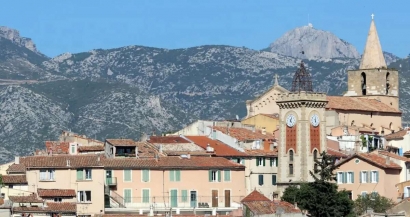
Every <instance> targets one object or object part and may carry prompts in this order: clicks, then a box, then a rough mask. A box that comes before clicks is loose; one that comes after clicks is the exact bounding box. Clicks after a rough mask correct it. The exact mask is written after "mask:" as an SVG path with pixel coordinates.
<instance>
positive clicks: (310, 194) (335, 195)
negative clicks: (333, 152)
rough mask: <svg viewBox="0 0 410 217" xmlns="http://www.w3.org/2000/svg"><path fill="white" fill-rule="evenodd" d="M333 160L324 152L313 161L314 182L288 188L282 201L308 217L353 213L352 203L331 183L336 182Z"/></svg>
mask: <svg viewBox="0 0 410 217" xmlns="http://www.w3.org/2000/svg"><path fill="white" fill-rule="evenodd" d="M335 162H336V161H335V159H334V158H333V157H332V156H330V155H327V154H326V152H322V153H321V154H320V158H319V159H317V160H316V161H315V163H316V164H317V169H316V171H314V172H312V171H310V172H309V173H310V175H311V176H312V177H313V178H314V180H315V181H314V182H309V183H303V184H301V185H300V188H297V187H294V186H291V187H288V188H287V189H286V190H285V192H284V194H283V197H282V200H284V201H287V202H290V203H292V204H294V203H295V202H296V203H297V204H298V207H299V208H300V209H302V210H306V211H308V213H309V214H310V216H315V217H322V216H323V217H331V216H349V215H352V212H353V202H352V201H351V200H350V199H349V196H348V193H347V192H346V191H344V190H343V191H338V186H337V185H336V184H335V183H334V182H332V181H334V180H336V175H335V173H334V170H336V169H337V166H336V165H335Z"/></svg>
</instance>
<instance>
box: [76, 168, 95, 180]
mask: <svg viewBox="0 0 410 217" xmlns="http://www.w3.org/2000/svg"><path fill="white" fill-rule="evenodd" d="M91 174H92V173H91V169H77V180H92V175H91Z"/></svg>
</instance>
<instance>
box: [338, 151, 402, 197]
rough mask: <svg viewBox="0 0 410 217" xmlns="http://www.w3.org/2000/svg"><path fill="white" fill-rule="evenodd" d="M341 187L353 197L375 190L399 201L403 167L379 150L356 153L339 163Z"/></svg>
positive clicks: (339, 182)
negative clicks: (397, 187)
mask: <svg viewBox="0 0 410 217" xmlns="http://www.w3.org/2000/svg"><path fill="white" fill-rule="evenodd" d="M337 166H338V167H339V168H338V169H337V170H336V171H335V172H336V174H337V184H338V185H339V189H344V190H347V191H349V192H350V197H351V199H353V200H355V199H356V198H357V196H358V195H362V196H364V195H371V194H372V193H373V192H377V193H378V194H380V195H382V196H385V197H387V198H390V199H392V200H393V201H397V197H398V193H397V189H396V186H395V185H396V184H397V183H399V182H400V174H401V171H402V167H401V166H400V165H399V164H397V163H395V162H393V161H392V160H391V158H389V157H384V156H382V155H381V154H379V153H378V151H375V152H372V153H356V154H354V155H351V156H350V157H348V158H346V159H345V160H343V161H341V162H339V163H338V164H337Z"/></svg>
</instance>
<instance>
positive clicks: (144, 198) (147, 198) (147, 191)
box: [142, 189, 150, 203]
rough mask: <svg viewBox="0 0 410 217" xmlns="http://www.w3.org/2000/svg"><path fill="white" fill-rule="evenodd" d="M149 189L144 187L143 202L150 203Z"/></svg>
mask: <svg viewBox="0 0 410 217" xmlns="http://www.w3.org/2000/svg"><path fill="white" fill-rule="evenodd" d="M149 197H150V196H149V189H142V202H143V203H149Z"/></svg>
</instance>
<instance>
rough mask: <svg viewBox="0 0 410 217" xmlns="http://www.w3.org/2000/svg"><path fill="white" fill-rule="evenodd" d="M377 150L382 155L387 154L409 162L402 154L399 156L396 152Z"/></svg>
mask: <svg viewBox="0 0 410 217" xmlns="http://www.w3.org/2000/svg"><path fill="white" fill-rule="evenodd" d="M378 152H379V154H381V155H384V156H389V157H391V158H394V159H397V160H401V161H404V162H410V159H409V158H407V157H403V156H400V155H397V154H394V153H391V152H388V151H383V150H379V151H378Z"/></svg>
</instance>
